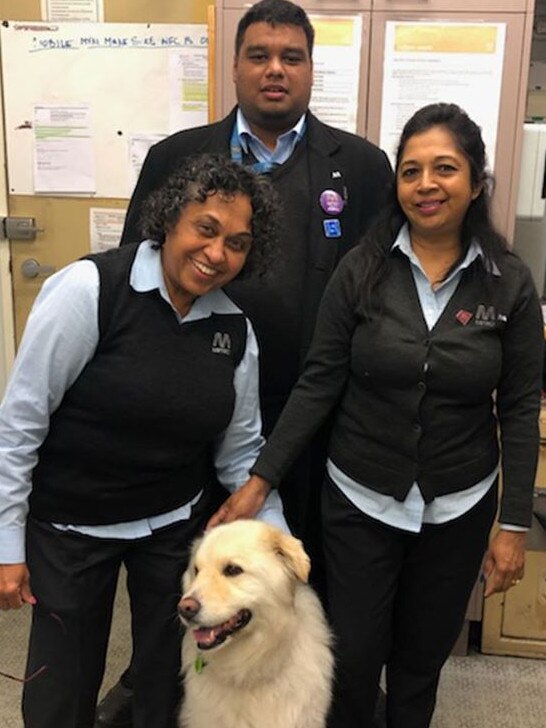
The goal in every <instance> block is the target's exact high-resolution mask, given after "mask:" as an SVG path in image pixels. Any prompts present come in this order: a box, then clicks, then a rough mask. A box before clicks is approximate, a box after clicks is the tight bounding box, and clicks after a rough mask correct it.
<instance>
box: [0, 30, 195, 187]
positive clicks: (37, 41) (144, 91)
mask: <svg viewBox="0 0 546 728" xmlns="http://www.w3.org/2000/svg"><path fill="white" fill-rule="evenodd" d="M0 42H1V55H2V81H3V90H4V106H5V123H6V144H7V166H8V185H9V193H10V194H15V195H33V194H35V193H36V192H37V191H43V190H39V189H37V187H36V176H37V172H36V161H37V160H36V157H37V151H36V149H37V136H38V134H37V128H36V127H37V123H36V122H35V119H36V118H38V117H37V109H38V110H39V109H42V111H43V110H44V109H45V110H46V111H47V110H48V109H50V108H52V107H55V106H56V105H58V107H59V109H61V110H62V109H64V110H70V109H71V108H80V109H85V118H86V124H87V126H86V134H87V135H88V138H87V140H86V143H87V149H88V151H89V149H91V151H90V156H92V158H93V159H92V165H91V166H92V167H93V175H94V183H93V185H92V191H89V192H88V193H87V194H85V193H84V192H82V193H79V194H80V196H81V194H84V196H97V197H128V196H130V194H131V191H132V188H133V186H134V182H135V171H134V165H135V160H134V159H132V156H135V155H138V153H139V152H138V149H139V143H140V150H141V152H140V153H141V154H142V155H143V154H144V153H145V149H144V150H143V149H142V145H143V140H144V146H145V143H146V140H148V141H149V142H150V143H152V142H154V141H157V139H158V138H161V137H162V136H166V135H168V134H170V133H172V132H174V131H177V130H179V129H182V128H189V127H193V126H199V125H200V124H206V123H207V121H208V103H207V101H208V96H207V81H208V68H207V45H208V42H207V26H206V25H204V24H203V25H200V24H168V25H167V24H140V23H139V24H132V23H45V22H44V23H41V22H34V21H32V22H30V21H29V22H22V21H3V23H2V27H1V28H0ZM54 131H55V133H58V134H59V135H60V136H61V135H62V129H60V130H59V131H58V132H57V131H56V130H54ZM38 146H39V145H38ZM87 161H88V160H87ZM87 161H86V163H87ZM90 189H91V188H90ZM50 194H61V193H60V192H57V193H55V192H53V193H50ZM68 194H78V192H77V190H68Z"/></svg>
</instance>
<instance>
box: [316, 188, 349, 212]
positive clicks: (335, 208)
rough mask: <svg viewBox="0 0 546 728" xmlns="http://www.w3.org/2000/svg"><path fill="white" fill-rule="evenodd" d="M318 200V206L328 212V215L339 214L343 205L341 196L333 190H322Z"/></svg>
mask: <svg viewBox="0 0 546 728" xmlns="http://www.w3.org/2000/svg"><path fill="white" fill-rule="evenodd" d="M319 200H320V206H321V207H322V209H323V210H324V212H327V213H328V215H339V213H340V212H341V211H342V210H343V208H344V207H345V202H344V201H343V198H342V197H341V195H340V194H339V192H336V191H335V190H324V192H322V193H321V195H320V197H319Z"/></svg>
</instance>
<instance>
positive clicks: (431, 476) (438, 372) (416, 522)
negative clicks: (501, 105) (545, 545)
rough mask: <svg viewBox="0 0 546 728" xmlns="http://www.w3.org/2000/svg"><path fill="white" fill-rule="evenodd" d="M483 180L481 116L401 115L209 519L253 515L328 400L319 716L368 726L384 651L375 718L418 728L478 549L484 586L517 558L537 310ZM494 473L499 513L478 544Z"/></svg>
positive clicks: (534, 390) (458, 620) (526, 502)
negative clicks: (270, 419)
mask: <svg viewBox="0 0 546 728" xmlns="http://www.w3.org/2000/svg"><path fill="white" fill-rule="evenodd" d="M489 182H490V180H489V179H488V175H487V173H486V156H485V147H484V144H483V140H482V138H481V134H480V130H479V127H478V126H477V125H476V124H475V123H474V122H473V121H472V120H471V119H469V117H468V116H467V115H466V114H465V113H464V112H463V111H462V110H461V109H460V108H459V107H458V106H455V105H453V104H433V105H430V106H427V107H425V108H423V109H420V110H419V111H418V112H416V114H415V115H414V116H413V117H412V118H411V119H410V120H409V121H408V123H407V124H406V126H405V128H404V130H403V132H402V136H401V140H400V145H399V149H398V153H397V159H396V182H395V186H394V188H393V191H392V195H391V201H390V204H389V206H388V207H387V209H386V210H385V211H384V214H382V216H381V217H380V219H378V220H377V221H376V223H375V225H373V226H372V228H371V229H370V231H369V232H368V234H367V235H366V237H365V238H364V241H363V244H362V245H361V246H359V247H358V248H356V249H355V250H354V251H352V252H351V253H349V254H348V255H347V256H346V258H345V259H344V260H343V261H342V262H341V264H340V266H339V268H338V270H337V272H336V273H335V275H334V277H333V278H332V280H331V283H330V285H329V287H328V288H327V290H326V292H325V295H324V298H323V301H322V304H321V309H320V313H319V317H318V322H317V327H316V330H315V337H314V341H313V344H312V347H311V350H310V353H309V356H308V359H307V362H306V368H305V370H304V372H303V374H302V376H301V378H300V380H299V381H298V384H297V385H296V387H295V389H294V390H293V393H292V396H291V398H290V400H289V402H288V404H287V406H286V408H285V410H284V412H283V415H282V416H281V418H280V420H279V422H278V424H277V427H276V428H275V430H274V432H273V433H272V435H271V437H270V439H269V441H268V444H267V445H266V447H265V449H264V450H263V451H262V454H261V455H260V457H259V458H258V460H257V462H256V464H255V466H254V468H253V471H252V472H253V473H254V475H253V477H252V478H251V480H250V481H249V482H248V483H247V485H246V486H245V487H244V488H243V489H242V490H241V491H239V492H238V493H237V494H236V495H235V496H233V497H232V498H231V499H230V500H229V501H228V502H227V503H226V504H225V505H224V506H223V507H222V508H221V509H220V511H219V512H218V513H217V515H216V516H215V517H214V518H213V520H212V524H213V525H214V524H215V523H218V522H221V521H228V520H232V519H234V518H237V517H241V516H251V515H253V514H254V513H255V512H256V510H257V508H258V507H259V505H260V504H261V503H262V501H263V498H264V497H265V495H266V493H267V492H268V491H269V489H270V487H271V486H275V485H276V484H277V482H279V480H280V478H281V477H282V474H283V472H284V471H285V469H286V468H287V467H288V466H289V464H290V462H291V460H292V459H293V458H294V457H296V455H297V453H298V452H299V450H300V449H301V447H303V445H304V444H305V442H306V441H307V440H308V439H309V437H310V436H311V434H312V433H313V432H314V431H315V430H316V428H317V427H318V426H319V425H320V423H321V422H322V421H323V420H324V419H325V418H326V417H327V416H328V415H329V414H330V413H332V414H333V417H334V426H333V431H332V436H331V439H330V444H329V450H328V455H329V460H328V477H327V479H326V482H325V485H324V488H323V516H322V517H323V527H324V549H325V557H326V565H327V578H328V597H329V611H330V618H331V621H332V624H333V627H334V630H335V633H336V645H337V659H338V668H337V682H336V686H335V699H334V705H333V710H332V714H331V717H330V723H329V725H330V726H331V728H369V727H370V725H371V722H372V715H373V707H374V703H375V698H376V694H377V685H378V681H379V676H380V672H381V669H382V667H383V665H386V670H387V672H386V676H387V725H388V726H389V728H427V726H429V725H430V721H431V718H432V714H433V711H434V705H435V698H436V689H437V684H438V679H439V675H440V670H441V668H442V665H443V664H444V662H445V660H446V659H447V657H448V655H449V653H450V651H451V648H452V646H453V644H454V642H455V640H456V638H457V636H458V633H459V631H460V628H461V626H462V622H463V619H464V613H465V609H466V604H467V602H468V598H469V595H470V592H471V589H472V586H473V584H474V583H475V580H476V578H477V576H478V573H479V570H480V566H482V562H483V576H484V578H485V580H486V587H485V594H486V596H488V595H489V594H492V593H493V592H497V591H504V590H506V589H508V588H510V587H511V586H513V585H516V584H517V583H518V581H519V580H520V579H521V576H522V575H523V569H524V555H525V531H526V529H527V528H528V526H529V525H530V522H531V509H532V490H533V483H534V476H535V469H536V460H537V452H538V412H539V405H540V387H541V369H542V357H543V332H542V316H541V311H540V306H539V301H538V298H537V294H536V291H535V289H534V286H533V283H532V279H531V275H530V272H529V270H528V269H527V267H526V266H525V265H524V264H523V263H522V262H521V261H520V260H519V259H518V258H517V257H516V256H515V255H514V254H513V253H512V252H511V251H510V250H509V249H508V245H507V243H506V241H505V240H504V238H502V236H501V235H499V234H498V233H497V232H496V231H495V229H494V227H493V225H492V223H491V220H490V214H489V189H490V185H489ZM500 451H502V455H501V456H500V462H499V452H500ZM499 471H502V481H503V488H502V498H501V507H500V513H499V517H498V521H499V524H500V529H499V531H498V533H497V535H496V536H495V537H494V538H493V539H492V541H491V543H490V545H489V549H488V551H487V554H486V557H485V560H483V556H484V553H485V551H486V549H487V543H488V537H489V532H490V528H491V526H492V524H493V521H494V518H495V513H496V510H497V491H498V488H497V484H498V474H499ZM318 485H319V484H317V487H318Z"/></svg>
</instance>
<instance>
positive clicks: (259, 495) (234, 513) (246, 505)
mask: <svg viewBox="0 0 546 728" xmlns="http://www.w3.org/2000/svg"><path fill="white" fill-rule="evenodd" d="M270 490H271V485H270V484H269V483H268V482H267V480H264V479H263V478H260V476H259V475H252V476H251V477H250V478H249V479H248V480H247V481H246V483H245V484H244V485H242V486H241V487H240V488H238V489H237V490H236V491H235V493H233V494H232V495H230V497H229V498H228V499H227V500H226V501H224V502H223V503H222V505H221V506H220V508H219V509H218V510H217V511H216V513H215V514H214V515H213V516H212V518H211V519H210V520H209V522H208V523H207V529H209V528H213V527H214V526H219V525H220V524H221V523H230V522H231V521H236V520H237V519H238V518H254V516H255V515H256V514H257V513H258V511H259V510H260V509H261V508H262V506H263V504H264V502H265V499H266V498H267V495H268V493H269V491H270Z"/></svg>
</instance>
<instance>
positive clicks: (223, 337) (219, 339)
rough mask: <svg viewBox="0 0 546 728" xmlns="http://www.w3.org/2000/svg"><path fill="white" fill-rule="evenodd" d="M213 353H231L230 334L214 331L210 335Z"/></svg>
mask: <svg viewBox="0 0 546 728" xmlns="http://www.w3.org/2000/svg"><path fill="white" fill-rule="evenodd" d="M211 351H212V353H213V354H227V355H228V356H229V355H230V354H231V336H230V335H229V334H222V332H221V331H216V332H215V334H214V336H213V337H212V349H211Z"/></svg>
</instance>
